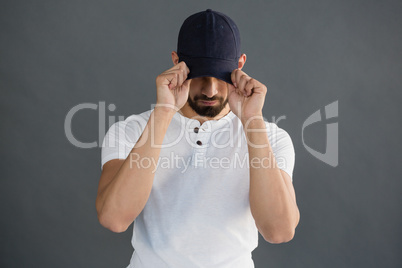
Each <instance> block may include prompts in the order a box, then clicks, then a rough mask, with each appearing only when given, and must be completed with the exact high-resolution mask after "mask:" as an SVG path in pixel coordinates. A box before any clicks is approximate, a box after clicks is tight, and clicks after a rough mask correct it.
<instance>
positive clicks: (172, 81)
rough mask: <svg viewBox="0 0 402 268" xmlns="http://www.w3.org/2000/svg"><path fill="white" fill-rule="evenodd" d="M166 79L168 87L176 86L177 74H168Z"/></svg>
mask: <svg viewBox="0 0 402 268" xmlns="http://www.w3.org/2000/svg"><path fill="white" fill-rule="evenodd" d="M166 79H167V80H168V81H169V85H168V87H169V89H174V88H176V86H177V75H175V74H169V75H167V76H166Z"/></svg>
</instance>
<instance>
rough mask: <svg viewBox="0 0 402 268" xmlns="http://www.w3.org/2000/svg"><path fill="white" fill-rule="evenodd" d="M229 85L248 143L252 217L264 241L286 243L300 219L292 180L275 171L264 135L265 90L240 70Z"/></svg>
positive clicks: (236, 71)
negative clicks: (263, 110)
mask: <svg viewBox="0 0 402 268" xmlns="http://www.w3.org/2000/svg"><path fill="white" fill-rule="evenodd" d="M232 82H233V86H232V85H229V105H230V108H231V109H232V111H233V112H234V113H235V114H236V115H237V116H238V117H239V118H240V120H241V122H242V124H243V128H244V131H245V133H246V137H247V142H248V153H249V161H250V193H249V200H250V209H251V213H252V215H253V217H254V220H255V223H256V225H257V228H258V230H259V231H260V233H261V235H262V236H263V237H264V239H265V240H266V241H268V242H270V243H283V242H287V241H289V240H291V239H292V238H293V236H294V232H295V228H296V226H297V224H298V222H299V217H300V215H299V210H298V208H297V204H296V197H295V193H294V188H293V185H292V182H291V179H290V177H289V175H288V174H286V172H284V171H281V170H280V169H279V168H278V165H277V163H276V159H275V156H274V154H273V151H272V148H271V145H270V144H269V140H268V135H267V133H266V127H265V122H264V120H263V117H262V108H263V106H264V101H265V96H266V93H267V88H266V86H265V85H263V84H262V83H260V82H258V81H257V80H255V79H253V78H251V77H250V76H248V75H247V74H245V73H244V72H243V71H241V69H240V68H239V69H236V70H234V71H233V72H232ZM250 130H259V131H258V132H257V131H250ZM263 130H265V131H263Z"/></svg>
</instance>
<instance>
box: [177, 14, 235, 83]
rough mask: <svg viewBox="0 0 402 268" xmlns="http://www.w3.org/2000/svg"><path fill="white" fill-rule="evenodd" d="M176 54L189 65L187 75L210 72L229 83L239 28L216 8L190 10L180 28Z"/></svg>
mask: <svg viewBox="0 0 402 268" xmlns="http://www.w3.org/2000/svg"><path fill="white" fill-rule="evenodd" d="M177 54H178V56H179V62H181V61H184V62H185V63H186V65H187V66H188V68H189V69H190V73H189V75H188V76H187V79H191V78H196V77H204V76H211V77H216V78H218V79H221V80H223V81H225V82H227V83H230V84H232V80H231V78H230V75H231V73H232V71H233V70H234V69H237V68H238V62H239V58H240V55H241V54H240V33H239V30H238V28H237V26H236V24H235V23H234V21H233V20H232V19H231V18H229V17H228V16H226V15H225V14H222V13H220V12H216V11H212V10H211V9H207V10H206V11H202V12H199V13H196V14H193V15H191V16H190V17H188V18H187V19H186V20H185V21H184V22H183V25H182V26H181V28H180V32H179V38H178V42H177Z"/></svg>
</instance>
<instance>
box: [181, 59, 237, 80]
mask: <svg viewBox="0 0 402 268" xmlns="http://www.w3.org/2000/svg"><path fill="white" fill-rule="evenodd" d="M180 61H184V62H185V63H186V65H187V67H188V68H189V69H190V73H189V74H188V76H187V79H192V78H197V77H206V76H209V77H215V78H218V79H220V80H223V81H225V82H227V83H229V84H233V83H232V79H231V74H232V72H233V70H235V69H237V68H238V61H237V60H233V61H231V60H223V59H213V58H187V57H185V58H180V59H179V62H180Z"/></svg>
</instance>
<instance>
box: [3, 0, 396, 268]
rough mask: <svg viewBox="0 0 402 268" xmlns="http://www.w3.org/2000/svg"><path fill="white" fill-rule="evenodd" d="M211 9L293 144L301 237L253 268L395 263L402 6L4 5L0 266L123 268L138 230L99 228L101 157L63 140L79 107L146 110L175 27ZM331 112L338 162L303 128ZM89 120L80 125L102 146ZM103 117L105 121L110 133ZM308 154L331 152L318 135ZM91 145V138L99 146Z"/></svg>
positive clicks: (78, 131) (258, 259) (265, 246)
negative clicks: (233, 27) (329, 108)
mask: <svg viewBox="0 0 402 268" xmlns="http://www.w3.org/2000/svg"><path fill="white" fill-rule="evenodd" d="M207 8H212V9H215V10H218V11H221V12H224V13H226V14H227V15H229V16H230V17H232V18H233V19H234V21H236V23H237V25H238V27H239V29H240V32H241V35H242V47H243V52H245V53H246V54H247V56H248V60H247V63H246V66H245V68H244V71H245V72H246V73H248V74H249V75H250V76H252V77H254V78H256V79H257V80H260V81H261V82H263V83H265V84H266V85H267V87H268V94H267V99H266V103H265V107H264V115H265V117H266V118H268V119H269V120H270V121H272V120H271V119H272V116H275V117H276V118H277V117H279V116H281V115H285V116H286V119H285V120H282V121H280V122H279V123H278V125H279V126H280V127H282V128H284V129H285V130H287V131H288V133H289V134H290V135H291V137H292V139H293V142H294V146H295V150H296V166H295V170H294V186H295V189H296V195H297V201H298V205H299V209H300V212H301V221H300V224H299V226H298V227H297V229H296V235H295V238H294V239H293V240H292V241H291V242H289V243H287V244H281V245H271V244H269V243H267V242H265V241H264V240H263V239H262V238H261V237H260V244H259V247H258V248H257V249H256V250H255V251H254V252H253V258H254V260H255V264H256V267H257V268H258V267H261V268H262V267H401V266H402V257H401V254H400V253H401V249H402V244H401V238H402V237H401V233H402V232H401V228H400V227H401V226H402V215H401V205H402V198H401V186H402V183H401V175H402V174H401V173H402V172H401V167H400V160H401V157H400V152H401V150H402V146H401V142H400V138H401V137H402V135H401V134H402V133H401V124H400V119H399V117H400V115H401V107H400V101H401V85H402V73H401V70H402V53H401V52H402V51H401V47H402V35H401V26H402V16H401V13H402V2H401V1H362V0H360V1H353V0H352V1H329V0H325V1H318V0H317V1H313V0H308V1H250V2H248V1H192V2H190V1H149V2H145V1H116V0H115V1H104V0H96V1H94V0H92V1H77V0H70V1H54V0H53V1H43V0H42V1H4V0H3V1H1V3H0V90H1V97H0V105H1V106H0V109H1V113H0V120H1V132H0V135H1V136H0V146H1V174H2V176H1V179H0V191H1V192H0V209H1V210H0V211H1V220H0V235H1V236H0V266H1V267H126V265H127V264H128V262H129V259H130V257H131V254H132V251H133V248H132V247H131V244H130V239H131V232H132V228H131V227H130V228H129V230H128V231H127V232H125V233H122V234H115V233H112V232H110V231H108V230H106V229H104V228H103V227H101V226H100V224H99V223H98V221H97V217H96V210H95V198H96V191H97V186H98V180H99V176H100V172H101V170H100V148H99V147H96V148H91V149H82V148H77V147H75V146H74V145H72V144H71V143H70V142H69V141H68V139H67V138H66V135H65V131H64V120H65V117H66V115H67V113H68V111H69V110H70V109H71V108H73V107H74V106H76V105H78V104H81V103H92V104H99V103H100V102H105V103H106V105H109V104H114V105H116V110H115V111H113V112H111V111H106V116H112V117H116V118H117V117H118V116H123V117H124V118H126V117H127V116H129V115H131V114H135V113H140V112H143V111H145V110H148V109H150V107H151V106H150V105H151V104H152V103H154V101H155V98H156V95H155V77H156V76H157V75H158V74H159V73H161V72H162V71H164V70H165V69H168V68H170V67H171V65H172V63H171V59H170V52H171V51H172V50H175V47H176V40H177V34H178V30H179V27H180V25H181V23H182V21H183V20H184V19H185V18H186V17H187V16H189V15H190V14H193V13H195V12H198V11H201V10H204V9H207ZM336 100H338V101H339V117H338V118H335V119H332V120H330V121H331V122H339V166H338V167H336V168H334V167H331V166H329V165H327V164H325V163H323V162H321V161H319V160H318V159H316V158H314V157H313V156H312V155H311V154H310V153H308V152H307V150H306V149H305V148H304V146H303V143H302V138H301V133H302V124H303V122H304V121H305V120H306V119H307V117H308V116H309V115H310V114H312V113H313V112H315V111H316V110H318V109H322V108H324V107H325V105H327V104H329V103H332V102H333V101H336ZM98 113H99V109H98V110H90V109H86V110H81V111H80V112H78V113H77V114H76V115H75V117H74V118H73V121H72V122H73V123H72V130H73V134H74V136H75V137H76V138H77V139H78V140H80V141H82V142H92V141H98V139H99V138H98V126H99V120H98ZM108 123H109V122H106V125H107V126H108ZM326 123H327V122H325V121H323V122H321V123H318V124H315V125H314V126H311V127H310V128H309V129H308V130H306V132H305V135H306V140H305V141H306V143H307V144H308V145H309V146H311V147H313V148H315V149H316V150H318V151H321V152H324V151H325V134H326V131H325V126H326V125H325V124H326ZM98 142H99V141H98Z"/></svg>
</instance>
